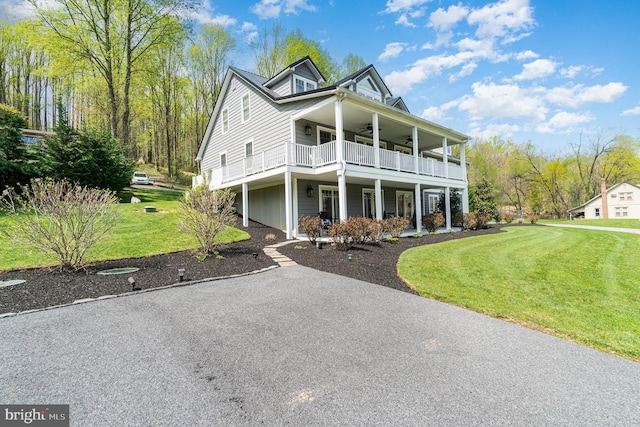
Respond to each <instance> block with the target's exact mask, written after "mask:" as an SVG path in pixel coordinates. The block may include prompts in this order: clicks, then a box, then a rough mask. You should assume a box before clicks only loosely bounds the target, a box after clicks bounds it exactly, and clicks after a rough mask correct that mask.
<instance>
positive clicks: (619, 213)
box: [616, 206, 629, 218]
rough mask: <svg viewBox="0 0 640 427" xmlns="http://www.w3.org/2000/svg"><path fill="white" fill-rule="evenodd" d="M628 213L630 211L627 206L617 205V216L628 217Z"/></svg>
mask: <svg viewBox="0 0 640 427" xmlns="http://www.w3.org/2000/svg"><path fill="white" fill-rule="evenodd" d="M628 215H629V212H628V210H627V207H626V206H621V207H616V217H617V218H622V217H626V216H628Z"/></svg>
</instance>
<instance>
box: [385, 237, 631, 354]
mask: <svg viewBox="0 0 640 427" xmlns="http://www.w3.org/2000/svg"><path fill="white" fill-rule="evenodd" d="M505 230H508V233H501V234H497V235H492V236H481V237H477V238H473V237H472V238H468V239H463V240H457V241H451V242H444V243H441V244H438V245H429V246H423V247H418V248H414V249H410V250H408V251H406V252H405V253H403V254H402V255H401V256H400V259H399V262H398V273H399V274H400V276H401V277H403V278H404V279H405V280H406V281H407V282H409V283H410V284H411V285H412V286H414V287H415V288H416V290H417V291H418V293H419V294H420V295H423V296H426V297H430V298H434V299H438V300H441V301H446V302H449V303H453V304H456V305H460V306H463V307H467V308H470V309H472V310H475V311H478V312H481V313H486V314H489V315H491V316H494V317H498V318H505V319H508V320H510V321H513V322H516V323H519V324H523V325H525V326H527V327H531V328H534V329H539V330H542V331H544V332H547V333H552V334H555V335H558V336H561V337H564V338H568V339H571V340H574V341H576V342H579V343H581V344H585V345H588V346H591V347H594V348H597V349H601V350H604V351H607V352H611V353H615V354H619V355H622V356H625V357H628V358H631V359H634V360H637V361H640V316H639V315H638V313H640V286H639V285H638V272H637V267H638V264H639V263H640V238H639V236H637V235H634V234H626V233H615V232H604V231H591V230H581V229H561V228H550V227H549V228H547V227H517V226H516V227H507V228H505Z"/></svg>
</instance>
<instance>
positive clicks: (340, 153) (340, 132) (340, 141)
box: [335, 99, 344, 163]
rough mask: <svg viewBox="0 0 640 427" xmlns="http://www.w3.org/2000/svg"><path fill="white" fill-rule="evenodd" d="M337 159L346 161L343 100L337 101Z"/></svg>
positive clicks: (339, 161) (340, 161)
mask: <svg viewBox="0 0 640 427" xmlns="http://www.w3.org/2000/svg"><path fill="white" fill-rule="evenodd" d="M335 110H336V111H335V114H336V160H337V162H338V163H342V162H343V161H344V124H343V121H342V100H341V99H338V100H337V101H336V107H335Z"/></svg>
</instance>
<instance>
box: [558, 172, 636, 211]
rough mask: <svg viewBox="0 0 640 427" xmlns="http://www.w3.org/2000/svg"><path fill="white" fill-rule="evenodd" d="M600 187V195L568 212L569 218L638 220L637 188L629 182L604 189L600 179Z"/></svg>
mask: <svg viewBox="0 0 640 427" xmlns="http://www.w3.org/2000/svg"><path fill="white" fill-rule="evenodd" d="M600 187H601V188H600V194H598V195H597V196H595V197H594V198H592V199H591V200H588V201H587V202H585V203H583V204H582V205H580V206H577V207H575V208H573V209H570V210H569V211H568V212H569V215H570V217H571V218H584V219H600V218H602V219H607V218H633V219H640V187H639V186H637V185H633V184H631V183H629V182H621V183H619V184H616V185H614V186H612V187H611V188H606V183H605V181H604V179H602V180H601V181H600Z"/></svg>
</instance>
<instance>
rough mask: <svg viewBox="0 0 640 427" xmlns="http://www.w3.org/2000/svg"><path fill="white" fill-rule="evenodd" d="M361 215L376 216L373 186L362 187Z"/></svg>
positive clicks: (366, 216) (372, 217)
mask: <svg viewBox="0 0 640 427" xmlns="http://www.w3.org/2000/svg"><path fill="white" fill-rule="evenodd" d="M382 202H383V206H382V210H383V211H384V192H383V193H382ZM362 216H363V217H365V218H371V219H375V218H376V190H374V189H373V188H363V189H362Z"/></svg>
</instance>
